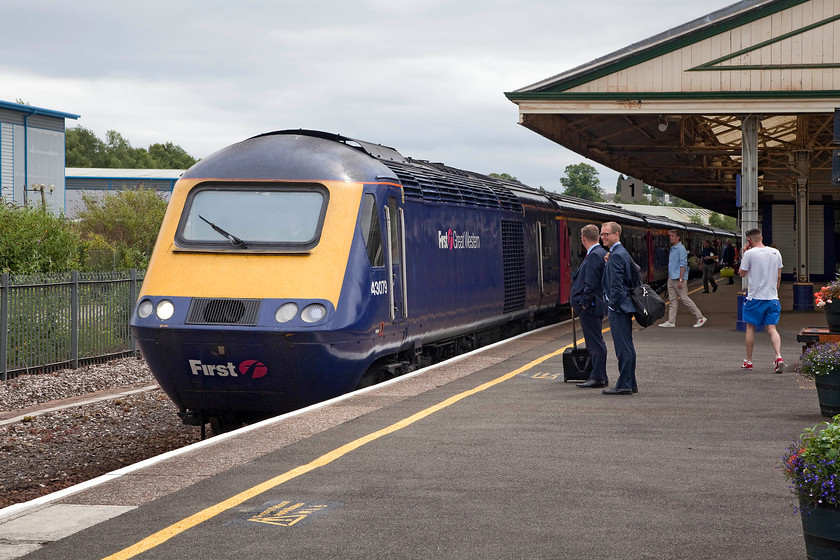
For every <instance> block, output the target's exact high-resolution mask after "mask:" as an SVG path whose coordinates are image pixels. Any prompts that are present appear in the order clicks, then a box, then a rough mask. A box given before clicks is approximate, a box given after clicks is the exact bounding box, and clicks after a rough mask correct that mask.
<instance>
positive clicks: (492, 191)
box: [383, 161, 522, 212]
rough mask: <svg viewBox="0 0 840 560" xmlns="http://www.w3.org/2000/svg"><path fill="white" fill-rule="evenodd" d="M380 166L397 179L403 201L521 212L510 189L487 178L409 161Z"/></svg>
mask: <svg viewBox="0 0 840 560" xmlns="http://www.w3.org/2000/svg"><path fill="white" fill-rule="evenodd" d="M383 163H385V164H386V165H387V166H388V167H389V168H390V169H391V170H392V171H393V172H394V173H395V174H396V175H397V177H399V179H400V181H401V182H402V184H403V192H404V193H405V196H406V198H414V199H420V200H424V201H428V202H444V203H450V204H453V203H454V204H466V205H470V206H484V207H488V208H501V209H503V210H513V211H516V212H518V211H521V209H522V205H521V203H520V202H519V199H518V198H517V197H516V195H515V194H514V193H513V192H512V191H511V190H509V189H508V188H507V187H506V186H504V185H503V184H501V182H500V184H495V183H494V182H493V180H492V179H489V178H488V179H487V180H482V179H478V178H476V177H475V176H472V175H470V174H468V173H466V172H463V171H459V170H454V169H452V168H444V166H442V165H439V164H438V165H433V164H429V163H428V162H414V161H412V162H411V164H410V165H401V164H398V163H395V162H388V161H383ZM450 169H452V170H451V171H450ZM454 171H459V172H458V173H454Z"/></svg>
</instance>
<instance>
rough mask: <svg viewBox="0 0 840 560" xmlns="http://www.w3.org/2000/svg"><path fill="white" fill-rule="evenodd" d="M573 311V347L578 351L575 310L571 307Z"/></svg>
mask: <svg viewBox="0 0 840 560" xmlns="http://www.w3.org/2000/svg"><path fill="white" fill-rule="evenodd" d="M569 308H570V309H571V310H572V346H573V347H574V349H575V350H577V331H576V330H575V308H574V307H572V306H571V305H569Z"/></svg>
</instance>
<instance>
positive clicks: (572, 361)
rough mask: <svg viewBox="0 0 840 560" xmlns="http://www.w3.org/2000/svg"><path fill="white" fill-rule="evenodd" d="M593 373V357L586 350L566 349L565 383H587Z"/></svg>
mask: <svg viewBox="0 0 840 560" xmlns="http://www.w3.org/2000/svg"><path fill="white" fill-rule="evenodd" d="M590 373H592V356H590V355H589V350H587V349H586V348H566V350H565V351H564V352H563V381H586V380H587V379H589V374H590Z"/></svg>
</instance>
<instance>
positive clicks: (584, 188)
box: [560, 163, 604, 202]
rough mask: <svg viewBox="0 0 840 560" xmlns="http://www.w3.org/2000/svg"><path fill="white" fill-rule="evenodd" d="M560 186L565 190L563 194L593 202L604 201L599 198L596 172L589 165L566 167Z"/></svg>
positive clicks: (598, 182)
mask: <svg viewBox="0 0 840 560" xmlns="http://www.w3.org/2000/svg"><path fill="white" fill-rule="evenodd" d="M560 184H562V185H563V186H564V187H565V188H566V190H565V191H563V194H567V195H569V196H576V197H578V198H585V199H586V200H594V201H595V202H602V201H603V200H604V197H602V196H601V189H600V184H601V182H600V180H599V179H598V170H596V169H595V168H594V167H592V166H591V165H589V164H586V163H578V164H576V165H568V166H566V176H565V177H561V178H560Z"/></svg>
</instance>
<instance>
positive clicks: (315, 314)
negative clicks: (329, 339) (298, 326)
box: [300, 303, 327, 323]
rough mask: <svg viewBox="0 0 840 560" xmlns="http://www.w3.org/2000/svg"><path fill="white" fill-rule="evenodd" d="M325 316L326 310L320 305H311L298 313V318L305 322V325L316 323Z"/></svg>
mask: <svg viewBox="0 0 840 560" xmlns="http://www.w3.org/2000/svg"><path fill="white" fill-rule="evenodd" d="M326 316H327V308H326V307H324V306H323V305H321V304H320V303H313V304H312V305H307V306H306V307H304V308H303V311H301V312H300V318H301V319H303V320H304V321H306V322H307V323H317V322H318V321H320V320H321V319H323V318H324V317H326Z"/></svg>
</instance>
